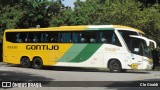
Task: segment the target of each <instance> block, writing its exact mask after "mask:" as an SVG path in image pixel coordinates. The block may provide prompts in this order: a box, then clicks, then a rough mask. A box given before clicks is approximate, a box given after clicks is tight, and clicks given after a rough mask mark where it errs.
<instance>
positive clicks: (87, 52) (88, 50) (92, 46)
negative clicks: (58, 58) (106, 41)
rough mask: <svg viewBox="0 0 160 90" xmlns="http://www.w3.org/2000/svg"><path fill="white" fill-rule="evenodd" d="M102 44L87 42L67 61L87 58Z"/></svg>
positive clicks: (78, 60) (77, 61)
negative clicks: (76, 54)
mask: <svg viewBox="0 0 160 90" xmlns="http://www.w3.org/2000/svg"><path fill="white" fill-rule="evenodd" d="M101 46H102V44H88V45H87V46H86V47H85V48H84V49H83V50H82V51H81V52H80V53H79V54H78V56H76V57H75V58H74V59H73V60H71V61H69V62H76V63H79V62H83V61H86V60H88V59H89V58H90V57H91V56H92V55H93V54H94V53H95V52H96V51H97V50H98V49H99V48H100V47H101Z"/></svg>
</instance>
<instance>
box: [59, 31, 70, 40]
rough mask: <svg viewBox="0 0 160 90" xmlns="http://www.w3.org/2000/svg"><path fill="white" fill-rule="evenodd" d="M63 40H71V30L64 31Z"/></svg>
mask: <svg viewBox="0 0 160 90" xmlns="http://www.w3.org/2000/svg"><path fill="white" fill-rule="evenodd" d="M61 42H64V43H69V42H71V33H69V32H64V33H62V38H61Z"/></svg>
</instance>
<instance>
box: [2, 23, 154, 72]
mask: <svg viewBox="0 0 160 90" xmlns="http://www.w3.org/2000/svg"><path fill="white" fill-rule="evenodd" d="M143 34H144V32H142V31H140V30H137V29H134V28H131V27H127V26H120V25H90V26H61V27H50V28H33V29H10V30H5V32H4V39H3V62H5V63H11V64H21V65H22V67H26V68H28V67H30V66H32V67H33V68H36V69H40V68H42V67H43V66H67V67H90V68H109V69H110V71H112V72H121V71H125V70H128V69H151V68H152V65H153V62H152V56H151V45H154V47H156V43H155V42H154V41H153V40H150V39H148V38H146V37H144V36H143Z"/></svg>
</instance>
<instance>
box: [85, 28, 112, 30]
mask: <svg viewBox="0 0 160 90" xmlns="http://www.w3.org/2000/svg"><path fill="white" fill-rule="evenodd" d="M85 30H115V29H114V28H86V29H85Z"/></svg>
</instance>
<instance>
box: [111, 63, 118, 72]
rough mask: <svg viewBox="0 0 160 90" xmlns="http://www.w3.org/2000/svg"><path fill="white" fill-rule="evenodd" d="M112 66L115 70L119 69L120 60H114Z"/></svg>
mask: <svg viewBox="0 0 160 90" xmlns="http://www.w3.org/2000/svg"><path fill="white" fill-rule="evenodd" d="M111 68H112V69H113V70H115V71H117V70H118V69H119V64H118V62H116V61H113V62H112V63H111Z"/></svg>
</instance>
